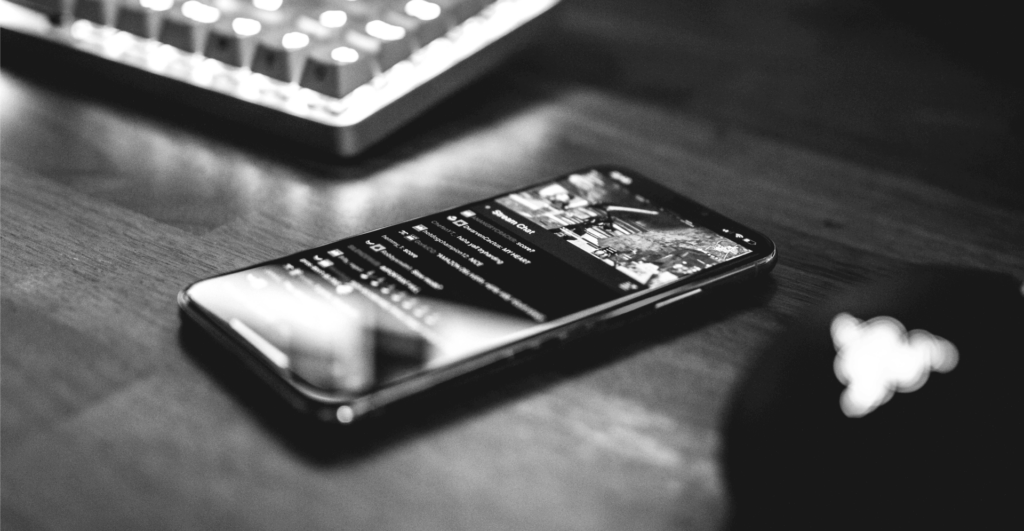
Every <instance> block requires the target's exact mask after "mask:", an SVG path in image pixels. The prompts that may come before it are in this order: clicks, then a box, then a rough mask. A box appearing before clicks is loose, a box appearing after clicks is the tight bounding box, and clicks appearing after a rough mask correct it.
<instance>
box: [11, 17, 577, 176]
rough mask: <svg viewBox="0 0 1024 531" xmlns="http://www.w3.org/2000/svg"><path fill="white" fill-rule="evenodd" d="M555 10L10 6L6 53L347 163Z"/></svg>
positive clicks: (510, 47) (531, 31) (480, 68)
mask: <svg viewBox="0 0 1024 531" xmlns="http://www.w3.org/2000/svg"><path fill="white" fill-rule="evenodd" d="M559 1H560V0H13V3H12V2H11V1H8V0H0V26H2V28H3V34H4V37H5V38H4V41H5V42H4V44H5V46H6V47H7V50H6V52H7V54H30V55H31V56H32V57H45V58H46V61H47V62H51V61H58V60H62V61H64V63H63V64H67V65H73V66H74V67H75V68H76V69H80V70H84V71H85V72H87V75H90V76H92V75H94V74H95V75H100V76H105V77H107V78H111V79H112V80H113V82H116V83H121V84H126V85H127V86H130V87H131V89H132V90H141V91H143V92H144V93H145V94H147V95H149V96H151V97H161V98H165V99H172V100H176V101H179V102H181V103H184V104H187V105H192V106H195V107H199V108H202V109H204V110H206V111H209V112H213V113H215V114H218V115H221V116H224V117H226V118H228V119H230V120H233V121H235V122H240V123H242V124H244V125H246V126H250V127H258V128H260V129H261V130H263V131H265V132H267V133H268V134H273V135H276V136H279V137H286V138H289V139H293V140H297V141H299V142H301V143H305V144H308V145H312V146H315V147H316V148H318V149H323V150H328V151H331V152H333V153H336V154H338V155H342V156H349V155H355V154H357V153H359V152H361V151H363V150H365V149H366V148H367V147H369V146H370V145H372V144H374V143H375V142H377V141H378V140H380V139H381V138H383V137H384V136H385V135H387V134H389V133H390V132H392V131H394V130H395V129H397V128H399V127H400V126H401V125H403V124H404V123H406V122H408V121H409V120H411V119H412V118H413V117H415V116H416V115H418V114H420V113H421V112H423V111H424V110H426V109H427V108H428V107H429V106H431V105H432V104H434V103H436V102H437V101H439V100H440V99H442V98H444V97H445V96H447V95H450V94H451V93H453V92H454V91H456V90H458V89H459V88H460V87H462V86H463V85H465V84H466V83H468V82H469V81H471V80H472V79H474V78H476V77H478V76H479V75H481V74H482V73H483V72H484V71H485V70H486V69H488V68H489V67H491V66H493V65H494V64H495V63H497V62H498V61H500V60H501V59H503V58H504V57H505V56H507V55H509V54H510V53H511V52H513V51H515V50H516V49H517V48H518V47H520V46H521V45H523V44H525V43H526V42H528V40H529V39H530V37H531V36H532V35H533V34H534V33H535V32H536V31H538V26H539V25H540V24H542V23H543V22H544V21H545V20H546V19H548V18H550V17H549V16H548V15H549V13H550V12H551V9H552V8H553V7H554V6H555V5H556V4H558V3H559ZM54 64H56V63H54Z"/></svg>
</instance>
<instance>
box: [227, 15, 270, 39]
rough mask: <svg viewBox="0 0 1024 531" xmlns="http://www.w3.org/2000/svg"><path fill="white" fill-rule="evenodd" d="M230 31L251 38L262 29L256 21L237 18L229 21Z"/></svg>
mask: <svg viewBox="0 0 1024 531" xmlns="http://www.w3.org/2000/svg"><path fill="white" fill-rule="evenodd" d="M231 29H233V30H235V33H237V34H239V35H241V36H243V37H251V36H253V35H256V34H257V33H259V32H260V30H261V29H263V25H261V24H260V22H259V21H258V20H253V19H251V18H243V17H238V18H236V19H235V20H232V21H231Z"/></svg>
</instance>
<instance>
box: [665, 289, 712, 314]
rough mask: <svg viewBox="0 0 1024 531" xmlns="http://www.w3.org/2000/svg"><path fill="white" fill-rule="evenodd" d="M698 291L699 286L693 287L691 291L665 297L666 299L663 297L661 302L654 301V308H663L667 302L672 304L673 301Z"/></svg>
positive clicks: (690, 295)
mask: <svg viewBox="0 0 1024 531" xmlns="http://www.w3.org/2000/svg"><path fill="white" fill-rule="evenodd" d="M700 292H701V290H700V288H697V289H695V290H693V291H687V292H686V293H682V294H679V295H676V296H675V297H669V298H667V299H665V300H663V301H661V302H658V303H656V304H655V305H654V309H655V310H657V309H661V308H664V307H665V306H668V305H669V304H672V303H674V302H679V301H681V300H683V299H685V298H688V297H692V296H693V295H696V294H698V293H700Z"/></svg>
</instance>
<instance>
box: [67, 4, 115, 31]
mask: <svg viewBox="0 0 1024 531" xmlns="http://www.w3.org/2000/svg"><path fill="white" fill-rule="evenodd" d="M73 13H74V15H75V18H77V19H82V20H88V21H90V22H95V23H96V24H101V25H104V26H109V25H110V24H111V23H113V22H114V1H113V0H78V2H76V3H75V9H74V11H73Z"/></svg>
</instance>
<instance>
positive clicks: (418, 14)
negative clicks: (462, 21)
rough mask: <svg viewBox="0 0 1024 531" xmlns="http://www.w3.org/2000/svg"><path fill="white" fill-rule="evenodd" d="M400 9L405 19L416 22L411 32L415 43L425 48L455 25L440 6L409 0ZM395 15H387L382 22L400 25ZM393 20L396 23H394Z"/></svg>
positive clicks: (424, 1) (425, 0) (425, 1)
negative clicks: (414, 36)
mask: <svg viewBox="0 0 1024 531" xmlns="http://www.w3.org/2000/svg"><path fill="white" fill-rule="evenodd" d="M402 7H403V9H402V13H404V15H406V17H407V18H411V19H413V20H415V21H416V22H415V24H416V27H415V29H413V30H412V31H413V32H414V33H415V35H416V42H417V43H419V45H420V46H425V45H427V44H428V43H430V42H431V41H433V40H434V39H436V38H438V37H441V36H442V35H444V34H445V33H447V32H448V29H449V27H450V26H452V25H454V24H455V21H454V19H453V18H451V17H450V16H448V15H447V14H445V13H443V12H442V11H441V6H440V5H438V4H435V3H434V2H429V1H427V0H409V1H408V2H406V3H405V4H404V5H403V6H402ZM395 15H396V14H394V13H389V14H388V16H386V17H385V19H384V20H385V21H386V22H391V23H392V24H399V25H401V22H400V20H401V19H396V17H395ZM395 20H398V21H397V22H395ZM407 29H408V28H407Z"/></svg>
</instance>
